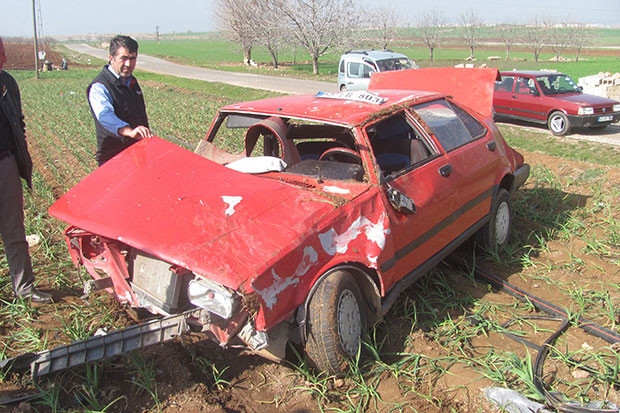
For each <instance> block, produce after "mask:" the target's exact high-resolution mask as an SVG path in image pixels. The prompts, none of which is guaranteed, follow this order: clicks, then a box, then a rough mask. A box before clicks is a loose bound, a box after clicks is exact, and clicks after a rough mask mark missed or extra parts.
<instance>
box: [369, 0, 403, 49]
mask: <svg viewBox="0 0 620 413" xmlns="http://www.w3.org/2000/svg"><path fill="white" fill-rule="evenodd" d="M372 16H373V18H372V21H373V22H375V23H376V24H377V25H378V27H377V30H378V31H379V36H380V37H381V42H382V43H383V48H384V49H387V48H388V44H389V43H390V41H392V40H393V39H394V38H396V37H397V36H398V32H397V31H396V28H397V27H398V26H399V18H398V15H397V12H396V10H395V9H394V8H393V7H391V6H388V5H386V4H385V3H382V5H381V6H379V7H378V8H377V9H375V10H374V12H373V13H372Z"/></svg>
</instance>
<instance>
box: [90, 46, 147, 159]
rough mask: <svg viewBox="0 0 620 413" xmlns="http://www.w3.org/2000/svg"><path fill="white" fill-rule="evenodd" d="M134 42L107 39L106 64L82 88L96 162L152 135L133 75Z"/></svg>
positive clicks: (135, 55)
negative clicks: (91, 124) (94, 137)
mask: <svg viewBox="0 0 620 413" xmlns="http://www.w3.org/2000/svg"><path fill="white" fill-rule="evenodd" d="M137 58H138V42H136V41H135V40H134V39H132V38H131V37H129V36H121V35H119V36H116V37H114V38H113V39H112V40H111V41H110V58H109V64H107V65H105V66H104V67H103V69H102V70H101V72H100V73H99V74H98V75H97V76H96V77H95V79H93V81H92V82H91V84H90V85H89V86H88V88H87V89H86V94H87V96H88V103H89V105H90V110H91V114H92V115H93V118H94V120H95V131H96V133H97V154H96V155H95V157H96V159H97V163H98V164H99V166H101V165H103V164H104V163H105V162H107V161H108V160H110V159H111V158H112V157H114V156H115V155H117V154H118V153H120V152H121V151H123V150H124V149H126V148H128V147H129V146H131V145H133V144H134V143H136V142H137V141H138V140H140V139H144V138H150V137H152V136H153V135H152V133H151V131H150V129H149V121H148V117H147V115H146V106H145V103H144V96H143V94H142V89H140V85H139V84H138V80H137V79H136V78H135V77H134V76H133V74H132V73H133V71H134V69H135V68H136V59H137Z"/></svg>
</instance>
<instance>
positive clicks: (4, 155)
mask: <svg viewBox="0 0 620 413" xmlns="http://www.w3.org/2000/svg"><path fill="white" fill-rule="evenodd" d="M6 62H7V60H6V53H5V50H4V42H3V41H2V38H1V37H0V92H1V93H2V96H1V97H0V234H1V235H2V242H3V243H4V251H5V253H6V259H7V262H8V264H9V271H10V273H11V281H12V283H13V291H14V292H15V294H16V295H17V296H18V297H20V298H23V299H29V300H31V301H32V302H35V303H49V302H51V301H52V296H51V295H50V294H47V293H44V292H42V291H39V290H37V289H36V288H35V286H34V275H33V273H32V261H31V259H30V252H29V251H28V242H27V241H26V230H25V229H24V197H23V190H22V183H21V180H20V176H21V177H22V178H24V180H25V181H26V183H27V184H28V187H29V188H32V160H31V159H30V154H29V153H28V146H27V144H26V124H25V122H24V114H23V113H22V102H21V97H20V94H19V87H18V86H17V82H16V81H15V79H13V76H11V75H10V74H8V73H7V72H5V71H4V70H2V69H3V68H4V64H5V63H6Z"/></svg>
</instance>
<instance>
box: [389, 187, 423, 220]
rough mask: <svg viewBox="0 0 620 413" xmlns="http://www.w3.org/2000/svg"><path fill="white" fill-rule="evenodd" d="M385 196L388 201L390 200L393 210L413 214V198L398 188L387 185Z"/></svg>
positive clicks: (414, 209) (414, 210) (414, 208)
mask: <svg viewBox="0 0 620 413" xmlns="http://www.w3.org/2000/svg"><path fill="white" fill-rule="evenodd" d="M387 197H388V201H390V205H392V207H393V208H394V209H395V210H397V211H399V212H403V213H405V214H415V212H416V207H415V203H414V202H413V200H412V199H411V198H409V197H408V196H407V195H405V194H403V193H402V192H401V191H399V190H398V189H396V188H394V187H392V186H388V189H387Z"/></svg>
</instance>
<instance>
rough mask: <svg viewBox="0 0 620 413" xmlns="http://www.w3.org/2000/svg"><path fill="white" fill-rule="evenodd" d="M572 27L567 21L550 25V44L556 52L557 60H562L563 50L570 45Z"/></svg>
mask: <svg viewBox="0 0 620 413" xmlns="http://www.w3.org/2000/svg"><path fill="white" fill-rule="evenodd" d="M571 30H572V29H571V28H570V27H569V25H567V24H566V23H561V24H557V25H555V24H554V25H552V26H550V27H549V34H548V38H549V45H550V46H551V49H552V50H553V51H554V52H555V60H556V61H560V59H561V57H562V52H563V51H564V50H565V49H566V48H567V47H568V46H569V45H570V41H571V33H570V32H571Z"/></svg>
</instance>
